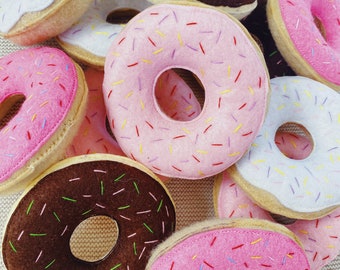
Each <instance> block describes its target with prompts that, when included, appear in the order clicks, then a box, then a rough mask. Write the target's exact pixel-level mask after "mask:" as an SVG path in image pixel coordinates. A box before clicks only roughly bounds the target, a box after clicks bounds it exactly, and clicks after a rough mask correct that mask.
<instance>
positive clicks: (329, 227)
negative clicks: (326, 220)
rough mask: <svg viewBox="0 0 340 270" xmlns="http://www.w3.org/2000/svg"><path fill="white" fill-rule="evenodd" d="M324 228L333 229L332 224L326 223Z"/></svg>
mask: <svg viewBox="0 0 340 270" xmlns="http://www.w3.org/2000/svg"><path fill="white" fill-rule="evenodd" d="M325 228H326V229H329V230H330V229H333V226H332V225H327V226H325Z"/></svg>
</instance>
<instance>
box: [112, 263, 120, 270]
mask: <svg viewBox="0 0 340 270" xmlns="http://www.w3.org/2000/svg"><path fill="white" fill-rule="evenodd" d="M121 266H122V264H121V263H119V264H117V265H116V266H114V267H112V268H111V269H110V270H115V269H118V268H119V267H121Z"/></svg>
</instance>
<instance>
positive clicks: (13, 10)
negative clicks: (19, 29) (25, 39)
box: [0, 0, 54, 33]
mask: <svg viewBox="0 0 340 270" xmlns="http://www.w3.org/2000/svg"><path fill="white" fill-rule="evenodd" d="M53 2H54V0H0V21H1V23H0V32H2V33H8V32H9V31H10V30H11V29H12V28H13V26H14V25H15V24H16V23H17V22H18V21H19V20H20V18H21V17H22V16H23V15H24V14H26V13H28V12H35V11H41V10H43V9H45V8H47V7H49V6H50V5H51V4H52V3H53Z"/></svg>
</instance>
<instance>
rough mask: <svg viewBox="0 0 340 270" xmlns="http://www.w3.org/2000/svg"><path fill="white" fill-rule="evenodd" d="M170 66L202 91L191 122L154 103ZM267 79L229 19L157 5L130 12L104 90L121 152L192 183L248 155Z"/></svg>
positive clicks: (202, 8) (115, 46) (203, 11)
mask: <svg viewBox="0 0 340 270" xmlns="http://www.w3.org/2000/svg"><path fill="white" fill-rule="evenodd" d="M208 18H209V19H208ZM226 48H227V49H226ZM122 56H124V57H122ZM249 62H251V63H252V64H251V65H249ZM172 68H182V69H185V70H189V71H191V72H192V73H193V74H195V75H196V76H197V77H198V79H199V80H200V81H201V83H202V85H203V87H204V89H205V94H206V95H205V104H204V107H203V109H202V113H201V114H200V115H199V116H198V117H196V118H195V119H193V120H192V121H186V122H182V121H173V120H172V119H170V118H168V117H165V116H164V115H163V114H162V113H160V111H159V108H158V106H155V102H154V100H155V97H154V95H155V93H154V92H155V90H154V88H155V82H156V81H157V78H158V77H159V76H160V74H162V73H163V72H164V71H166V70H169V69H172ZM217 74H224V76H216V75H217ZM268 80H269V79H268V73H267V70H266V67H265V64H264V59H263V57H262V55H261V54H260V52H259V49H258V47H257V45H256V44H255V42H254V41H253V40H252V39H251V37H250V35H249V34H248V33H247V32H246V30H245V29H244V28H243V27H242V25H241V24H240V23H239V22H238V21H236V20H235V19H234V18H232V17H231V16H228V15H226V14H223V13H221V12H219V11H216V10H213V9H211V8H206V6H202V5H199V6H185V5H173V4H168V5H167V4H164V5H154V6H152V7H150V8H148V9H145V10H144V11H142V12H141V13H139V14H138V15H136V16H135V17H134V18H133V19H132V20H131V21H130V22H129V23H128V24H127V26H126V28H125V29H124V30H123V31H122V32H121V33H120V34H119V35H118V36H117V38H116V39H115V41H114V42H113V44H112V46H111V48H110V51H109V53H108V56H107V58H106V62H105V76H104V83H103V91H104V99H105V104H106V107H107V111H108V118H109V121H110V124H111V129H112V131H113V133H114V135H115V137H116V139H117V141H118V143H119V145H120V146H121V148H122V150H123V151H124V153H126V154H127V155H128V156H130V157H132V158H133V159H136V160H138V161H140V162H141V163H143V164H145V165H146V166H148V167H149V168H150V169H152V170H154V171H155V172H156V173H158V174H160V175H164V176H168V177H178V178H187V179H199V178H204V177H208V176H211V175H214V174H216V173H218V172H221V171H223V170H224V169H226V168H227V167H229V166H230V165H231V164H233V163H235V162H236V161H237V160H239V159H240V158H241V157H242V155H243V154H244V152H245V151H246V150H247V148H248V147H249V145H250V144H251V142H252V141H253V139H254V138H255V136H256V134H257V132H258V130H259V128H260V126H261V124H262V122H263V119H264V116H265V112H266V102H267V94H268V92H269V81H268ZM126 97H128V98H126Z"/></svg>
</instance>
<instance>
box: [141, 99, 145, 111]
mask: <svg viewBox="0 0 340 270" xmlns="http://www.w3.org/2000/svg"><path fill="white" fill-rule="evenodd" d="M140 106H141V108H142V110H144V109H145V104H144V102H143V100H140Z"/></svg>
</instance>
